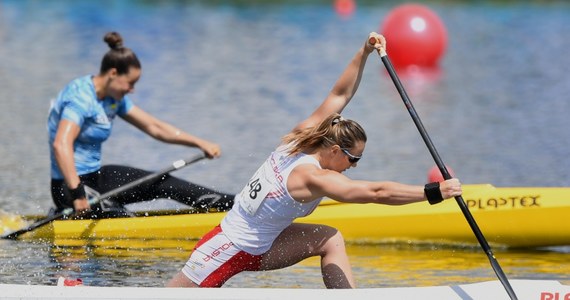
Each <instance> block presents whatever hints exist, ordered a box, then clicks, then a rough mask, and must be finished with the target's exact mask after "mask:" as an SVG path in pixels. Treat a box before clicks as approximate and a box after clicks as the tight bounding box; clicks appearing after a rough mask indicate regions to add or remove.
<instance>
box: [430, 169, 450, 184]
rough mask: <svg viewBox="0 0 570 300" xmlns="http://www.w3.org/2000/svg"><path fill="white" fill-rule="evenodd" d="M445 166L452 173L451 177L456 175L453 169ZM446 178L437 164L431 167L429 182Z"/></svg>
mask: <svg viewBox="0 0 570 300" xmlns="http://www.w3.org/2000/svg"><path fill="white" fill-rule="evenodd" d="M445 168H446V169H447V172H449V175H451V177H455V172H453V170H452V169H451V168H450V167H449V166H445ZM444 180H445V179H443V175H442V174H441V172H440V171H439V168H438V167H437V166H433V167H432V168H431V169H429V171H428V182H442V181H444Z"/></svg>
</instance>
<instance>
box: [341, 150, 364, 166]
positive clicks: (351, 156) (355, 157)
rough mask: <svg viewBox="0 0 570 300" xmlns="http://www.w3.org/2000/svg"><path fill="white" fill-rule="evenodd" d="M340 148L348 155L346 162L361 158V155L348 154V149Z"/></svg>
mask: <svg viewBox="0 0 570 300" xmlns="http://www.w3.org/2000/svg"><path fill="white" fill-rule="evenodd" d="M340 150H342V153H344V154H345V155H346V156H348V162H349V163H351V164H355V163H357V162H358V161H359V160H360V159H361V158H362V156H356V155H352V154H350V152H348V149H346V148H340Z"/></svg>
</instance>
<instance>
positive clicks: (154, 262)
mask: <svg viewBox="0 0 570 300" xmlns="http://www.w3.org/2000/svg"><path fill="white" fill-rule="evenodd" d="M399 3H401V2H390V1H366V2H360V1H359V2H358V5H357V9H356V11H355V12H354V14H353V15H352V16H350V17H348V18H346V17H341V16H339V15H338V14H337V13H336V12H335V10H334V9H333V6H332V1H315V2H309V3H305V2H304V1H276V2H271V3H267V2H265V1H254V2H248V1H215V2H211V1H26V0H24V1H5V0H4V1H0V95H1V98H0V105H1V106H0V118H1V120H2V126H3V129H4V130H2V131H0V141H1V142H0V143H1V145H2V146H1V147H0V157H2V159H1V160H0V170H2V171H1V172H0V209H1V210H3V211H6V212H10V213H16V214H38V213H44V212H46V211H47V210H48V208H49V207H50V206H51V200H50V196H49V189H48V184H49V156H48V145H47V134H46V128H45V126H46V117H47V110H48V107H49V101H50V99H51V98H53V97H55V95H56V94H57V92H58V91H59V89H61V88H62V87H63V86H64V85H65V84H66V83H67V82H69V81H70V80H72V79H74V78H76V77H78V76H81V75H85V74H93V73H96V72H97V70H98V68H99V63H100V59H101V57H102V55H103V54H104V53H105V52H106V51H107V48H106V45H105V44H104V43H103V42H102V36H103V35H104V33H106V32H108V31H111V30H116V31H119V32H120V33H121V34H122V35H123V36H124V38H125V43H126V46H128V47H130V48H132V49H134V50H135V51H136V53H137V55H138V56H139V58H140V59H141V61H142V64H143V76H142V78H141V80H140V81H139V83H138V84H137V87H136V92H135V94H134V95H133V98H134V100H135V101H136V103H137V104H138V105H139V106H140V107H142V108H143V109H144V110H146V111H148V112H150V113H152V114H154V115H156V116H157V117H159V118H161V119H164V120H167V121H169V122H171V123H172V124H174V125H176V126H178V127H180V128H182V129H184V130H187V131H189V132H191V133H193V134H196V135H198V136H202V137H205V138H208V139H211V140H214V141H216V142H218V143H219V144H220V145H221V146H222V149H223V151H224V154H223V157H222V158H220V159H218V160H214V161H206V162H201V163H199V164H196V165H193V166H191V167H188V168H186V169H184V170H181V171H177V173H176V175H178V176H180V177H183V178H185V179H188V180H191V181H195V182H197V183H201V184H204V185H208V186H211V187H215V188H219V189H222V190H226V191H229V192H236V191H238V190H240V189H241V187H242V185H243V184H244V180H245V179H246V178H249V176H250V175H251V173H252V172H253V171H254V170H255V169H256V168H257V166H258V165H259V163H260V162H261V161H262V160H264V159H265V157H266V155H267V154H268V153H269V152H270V151H271V150H272V149H273V148H274V147H275V145H277V143H278V142H279V137H280V136H281V135H283V134H284V133H286V132H287V131H288V130H289V129H291V128H292V127H293V126H294V125H295V124H296V123H297V122H298V121H300V120H302V119H303V118H304V117H306V116H307V115H308V114H309V113H310V112H311V111H312V109H313V108H314V107H315V106H316V105H317V104H318V103H320V101H321V100H322V99H323V97H324V96H326V94H327V93H328V91H329V90H330V88H331V87H332V84H333V83H334V81H335V80H336V78H337V76H338V75H339V74H340V72H341V71H342V70H343V68H344V67H345V66H346V64H347V63H348V61H349V59H350V58H351V57H352V56H353V54H354V53H355V51H356V50H357V49H358V48H359V47H360V45H361V44H362V43H363V42H364V40H365V37H366V36H367V34H368V32H370V31H378V30H379V28H380V24H381V22H382V20H383V19H384V18H385V17H386V15H387V14H388V13H389V11H390V10H391V9H393V8H394V7H395V6H396V5H397V4H399ZM428 4H429V5H430V7H431V8H432V10H434V11H435V12H436V13H437V14H438V15H439V16H440V17H441V19H442V20H443V22H444V23H445V24H446V28H447V31H448V42H449V44H448V48H447V51H446V53H445V56H444V57H443V59H442V61H441V64H440V68H439V70H438V72H437V74H436V75H435V76H428V75H429V74H428V75H426V74H420V75H417V76H408V74H401V75H402V79H403V83H404V86H405V87H406V89H407V91H408V94H409V95H410V97H411V99H412V102H413V103H414V105H415V107H416V110H417V111H418V113H419V115H420V117H421V119H422V121H423V123H424V125H425V127H426V129H427V130H428V133H429V134H430V136H431V138H432V140H433V142H434V144H435V146H436V147H437V150H438V152H439V154H440V155H441V156H442V158H443V160H444V162H445V163H446V164H447V165H449V166H451V167H452V168H453V170H454V171H455V174H456V175H457V177H459V178H460V179H461V180H462V182H464V183H467V184H469V183H491V184H494V185H496V186H568V184H569V182H570V159H568V154H569V150H568V149H570V131H569V130H568V128H569V127H570V119H569V118H568V116H567V114H568V111H570V101H568V99H567V98H568V95H569V94H570V76H568V72H567V71H568V69H569V66H570V58H569V56H568V55H567V49H568V48H570V41H569V40H568V39H567V38H566V37H565V33H566V32H568V30H569V29H570V5H569V4H567V3H566V2H563V1H549V2H547V3H543V2H542V1H525V2H522V3H516V2H511V1H498V2H497V1H473V2H468V1H434V2H428ZM432 75H433V74H432ZM344 115H345V117H348V118H353V119H356V120H358V121H359V122H360V123H361V124H362V125H363V126H364V128H365V129H366V130H367V133H368V136H369V142H368V143H367V147H366V151H365V153H364V155H365V157H364V158H363V160H362V161H361V163H359V165H358V168H356V169H352V170H350V171H349V172H348V173H347V174H348V175H349V176H350V177H352V178H355V179H374V180H395V181H401V182H405V183H411V184H423V183H424V182H425V181H426V180H427V179H426V176H427V171H428V170H429V168H431V167H432V166H433V160H432V158H431V157H430V155H429V153H428V151H427V149H426V147H425V145H424V144H423V141H422V140H421V138H420V136H419V134H418V132H417V130H416V128H415V127H414V125H413V122H412V120H411V119H410V116H409V115H408V113H407V111H406V109H405V107H404V106H403V104H402V101H401V99H400V98H399V96H398V94H397V93H396V91H395V88H394V86H393V84H392V82H391V81H390V79H389V78H388V77H387V75H386V73H385V71H384V67H383V65H382V63H381V62H380V60H379V58H378V57H377V56H375V55H371V56H370V58H369V61H368V64H367V68H366V70H365V72H364V75H363V79H362V83H361V86H360V89H359V91H358V93H357V95H356V96H355V98H354V100H353V102H352V103H351V104H350V106H349V107H348V108H347V109H346V110H345V113H344ZM195 153H197V152H196V151H195V150H193V149H188V148H184V147H181V146H173V145H165V144H161V143H159V142H156V141H154V140H152V139H150V138H148V137H147V136H145V135H144V134H142V133H140V132H138V131H136V130H135V129H133V128H132V127H129V126H128V125H126V123H124V122H122V121H118V122H117V125H116V127H115V129H114V134H113V136H112V137H111V139H110V140H109V141H108V142H107V143H106V144H105V146H104V162H105V163H121V164H129V165H134V166H137V167H141V168H146V169H151V170H152V169H154V170H157V169H162V168H164V167H166V166H167V165H169V163H170V162H172V161H173V160H176V159H179V158H182V157H189V156H192V155H193V154H195ZM51 247H52V246H49V245H42V244H39V245H35V244H31V245H30V244H26V243H19V242H11V241H0V261H2V267H0V274H2V276H1V278H3V279H2V282H3V283H23V282H29V283H47V282H50V281H52V280H53V278H54V276H55V275H56V274H59V273H67V274H71V275H74V276H79V277H84V278H85V279H86V280H87V281H89V282H91V283H92V284H96V285H124V284H126V285H151V286H160V285H162V284H163V283H164V281H166V280H167V279H168V278H169V277H170V276H171V274H172V273H173V272H175V270H177V269H178V268H179V267H181V266H182V264H183V262H184V260H185V256H186V254H187V251H186V250H179V252H177V254H176V255H174V256H175V258H174V259H173V260H171V261H168V262H166V263H165V262H164V260H165V259H161V258H160V257H161V255H162V254H161V253H163V252H161V251H160V250H156V251H155V252H153V253H155V254H156V256H157V257H159V258H158V259H153V258H148V257H146V258H140V257H138V256H137V255H135V256H132V257H129V256H122V255H120V256H114V255H112V254H107V253H104V254H98V253H99V252H97V251H96V250H97V249H95V250H93V249H91V248H89V247H80V248H78V249H71V250H70V249H63V250H61V249H60V250H58V251H55V252H54V251H53V248H51ZM72 250H73V251H72ZM361 250H362V249H359V248H358V247H357V250H355V254H354V255H353V256H351V260H352V261H354V262H356V264H355V266H354V268H355V275H356V276H357V279H358V280H359V281H361V282H365V286H369V287H374V286H381V285H382V284H383V282H388V283H389V284H400V283H401V285H415V284H448V283H450V282H449V280H448V279H446V278H448V277H450V276H451V277H452V278H455V279H457V281H458V282H461V281H462V280H463V281H465V280H468V279H469V280H470V278H474V279H476V280H478V279H483V280H484V279H488V280H492V279H493V278H494V274H493V273H492V270H491V268H490V267H489V266H488V262H487V261H486V258H485V256H484V255H483V254H482V253H481V252H480V250H479V249H467V250H465V249H459V250H453V249H452V250H446V251H442V250H441V249H426V248H423V247H420V248H419V250H418V249H416V248H414V247H412V250H410V251H401V257H398V258H397V259H395V260H394V261H396V263H394V265H410V264H413V262H414V261H415V260H414V258H415V257H417V255H418V253H421V254H422V255H428V257H427V258H426V259H427V260H429V255H438V257H443V255H444V254H445V255H449V256H450V257H451V259H443V261H442V263H441V265H435V266H432V267H433V269H430V268H428V267H425V268H423V269H421V270H416V271H414V272H415V273H416V275H417V277H414V276H411V277H410V276H409V275H410V274H409V273H406V270H404V269H399V268H397V267H394V268H393V269H390V270H386V272H385V273H382V274H378V272H379V270H380V271H381V270H382V268H381V267H378V266H373V267H369V266H368V264H369V262H370V261H371V260H372V258H373V257H382V253H386V252H388V253H393V252H394V251H395V250H394V249H391V248H390V247H388V248H382V247H381V248H379V249H375V250H374V251H377V252H374V251H372V252H371V253H374V254H370V253H368V252H367V253H368V254H358V253H360V252H359V251H361ZM70 251H71V254H70ZM171 251H175V250H171ZM395 252H396V253H398V251H395ZM568 252H570V251H568V249H567V248H559V249H554V251H547V252H540V251H539V252H535V251H529V252H523V253H522V254H521V253H515V252H511V251H506V252H505V253H502V252H501V253H500V255H498V257H499V261H500V262H505V264H506V267H504V269H505V272H506V273H507V274H508V275H510V276H514V277H519V278H520V277H524V278H546V279H549V278H550V279H567V278H568V277H567V276H568V275H567V274H569V268H570V265H569V264H568V261H570V259H569V258H568ZM15 253H17V255H16V254H15ZM78 253H79V254H78ZM376 253H377V255H376ZM66 257H71V258H76V259H77V260H78V263H77V264H79V265H84V266H86V269H85V270H84V271H77V272H76V273H73V272H74V271H72V270H73V264H71V263H68V262H67V261H66V260H65V259H64V258H66ZM48 258H49V259H48ZM515 258H518V259H515ZM58 259H59V260H58ZM62 259H63V263H62V262H61V261H62ZM378 259H380V258H378ZM456 259H458V260H460V261H463V262H465V261H473V260H477V263H476V266H475V267H474V268H472V269H467V270H464V271H457V272H455V273H454V271H453V270H454V269H455V268H454V266H455V265H457V261H456ZM93 265H94V266H95V267H94V266H93ZM540 266H548V267H544V268H541V267H540ZM62 270H63V272H62ZM66 270H67V271H66ZM70 270H71V271H70ZM444 270H445V273H439V272H443V271H444ZM298 273H302V274H310V275H311V276H316V277H315V278H313V279H312V280H309V281H308V282H309V284H308V286H309V287H312V286H315V287H320V286H321V285H320V284H321V283H320V278H319V276H318V267H317V266H316V265H315V264H310V263H309V264H307V265H301V266H298V267H294V268H292V269H287V270H283V271H280V273H268V275H265V274H264V275H259V274H255V275H252V277H253V278H255V279H251V278H252V277H248V276H250V274H247V275H244V276H243V277H240V278H241V279H240V278H236V280H237V281H235V282H234V283H232V284H233V285H235V286H242V285H246V286H256V284H259V285H262V286H263V285H267V286H270V285H272V284H273V283H275V282H277V283H279V284H281V285H280V286H288V285H287V283H283V281H286V282H292V285H291V286H304V287H305V286H307V285H305V284H304V283H303V282H299V279H298V278H299V277H302V276H298ZM449 273H451V274H449ZM272 274H277V275H272ZM371 274H374V276H372V275H371ZM442 274H443V275H442ZM473 274H475V275H473ZM396 275H397V276H396ZM260 276H261V278H266V279H267V281H263V280H259V281H258V278H260ZM263 276H265V277H263ZM472 276H474V277H472ZM142 278H147V280H143V279H142ZM148 278H153V279H148ZM283 278H285V279H284V280H283ZM390 278H397V279H398V280H399V281H398V280H394V281H391V280H390ZM422 278H423V279H425V278H428V280H427V281H423V279H422ZM258 282H259V283H258Z"/></svg>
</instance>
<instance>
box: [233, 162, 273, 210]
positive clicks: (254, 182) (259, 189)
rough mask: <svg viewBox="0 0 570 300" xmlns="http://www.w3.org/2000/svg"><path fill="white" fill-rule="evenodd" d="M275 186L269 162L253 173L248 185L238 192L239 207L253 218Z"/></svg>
mask: <svg viewBox="0 0 570 300" xmlns="http://www.w3.org/2000/svg"><path fill="white" fill-rule="evenodd" d="M274 184H275V175H274V174H273V169H272V168H271V164H270V163H269V162H265V163H263V165H261V167H259V169H257V171H256V172H255V174H254V175H253V177H251V179H250V180H249V183H248V184H247V185H246V186H245V187H244V188H243V190H241V192H240V198H241V201H240V205H241V207H242V208H243V209H245V211H246V212H247V213H248V214H249V215H251V216H253V215H255V212H257V210H258V209H259V206H260V205H261V203H262V202H263V200H264V199H265V196H267V194H269V191H270V190H271V188H273V186H274Z"/></svg>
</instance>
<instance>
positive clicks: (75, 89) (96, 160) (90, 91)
mask: <svg viewBox="0 0 570 300" xmlns="http://www.w3.org/2000/svg"><path fill="white" fill-rule="evenodd" d="M132 107H133V102H132V101H131V100H130V99H129V98H128V97H126V96H125V97H124V98H123V99H122V100H120V101H117V100H114V99H112V98H111V97H106V98H105V99H102V100H98V99H97V96H96V93H95V86H94V85H93V80H92V76H91V75H88V76H84V77H80V78H77V79H75V80H73V81H72V82H70V83H69V84H68V85H67V86H66V87H65V88H64V89H63V90H62V91H61V92H60V93H59V94H58V96H57V98H56V99H55V100H53V102H52V104H51V108H50V111H49V117H48V126H47V127H48V133H49V145H50V147H49V148H50V160H51V178H53V179H63V175H62V174H61V171H60V170H59V167H58V166H57V162H56V160H55V156H54V153H53V147H52V146H51V145H52V144H53V141H54V140H55V135H56V132H57V127H58V124H59V122H60V121H61V120H63V119H65V120H69V121H71V122H73V123H75V124H77V125H78V126H79V127H80V128H81V130H80V132H79V135H78V137H77V139H76V140H75V142H74V143H73V150H74V159H75V168H76V169H77V173H78V175H83V174H87V173H92V172H95V171H97V170H99V169H100V168H101V144H102V143H103V142H104V141H105V140H107V138H108V137H109V136H110V135H111V129H112V127H113V120H114V119H115V116H117V115H119V116H124V115H126V114H127V112H128V111H129V110H130V109H131V108H132Z"/></svg>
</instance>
